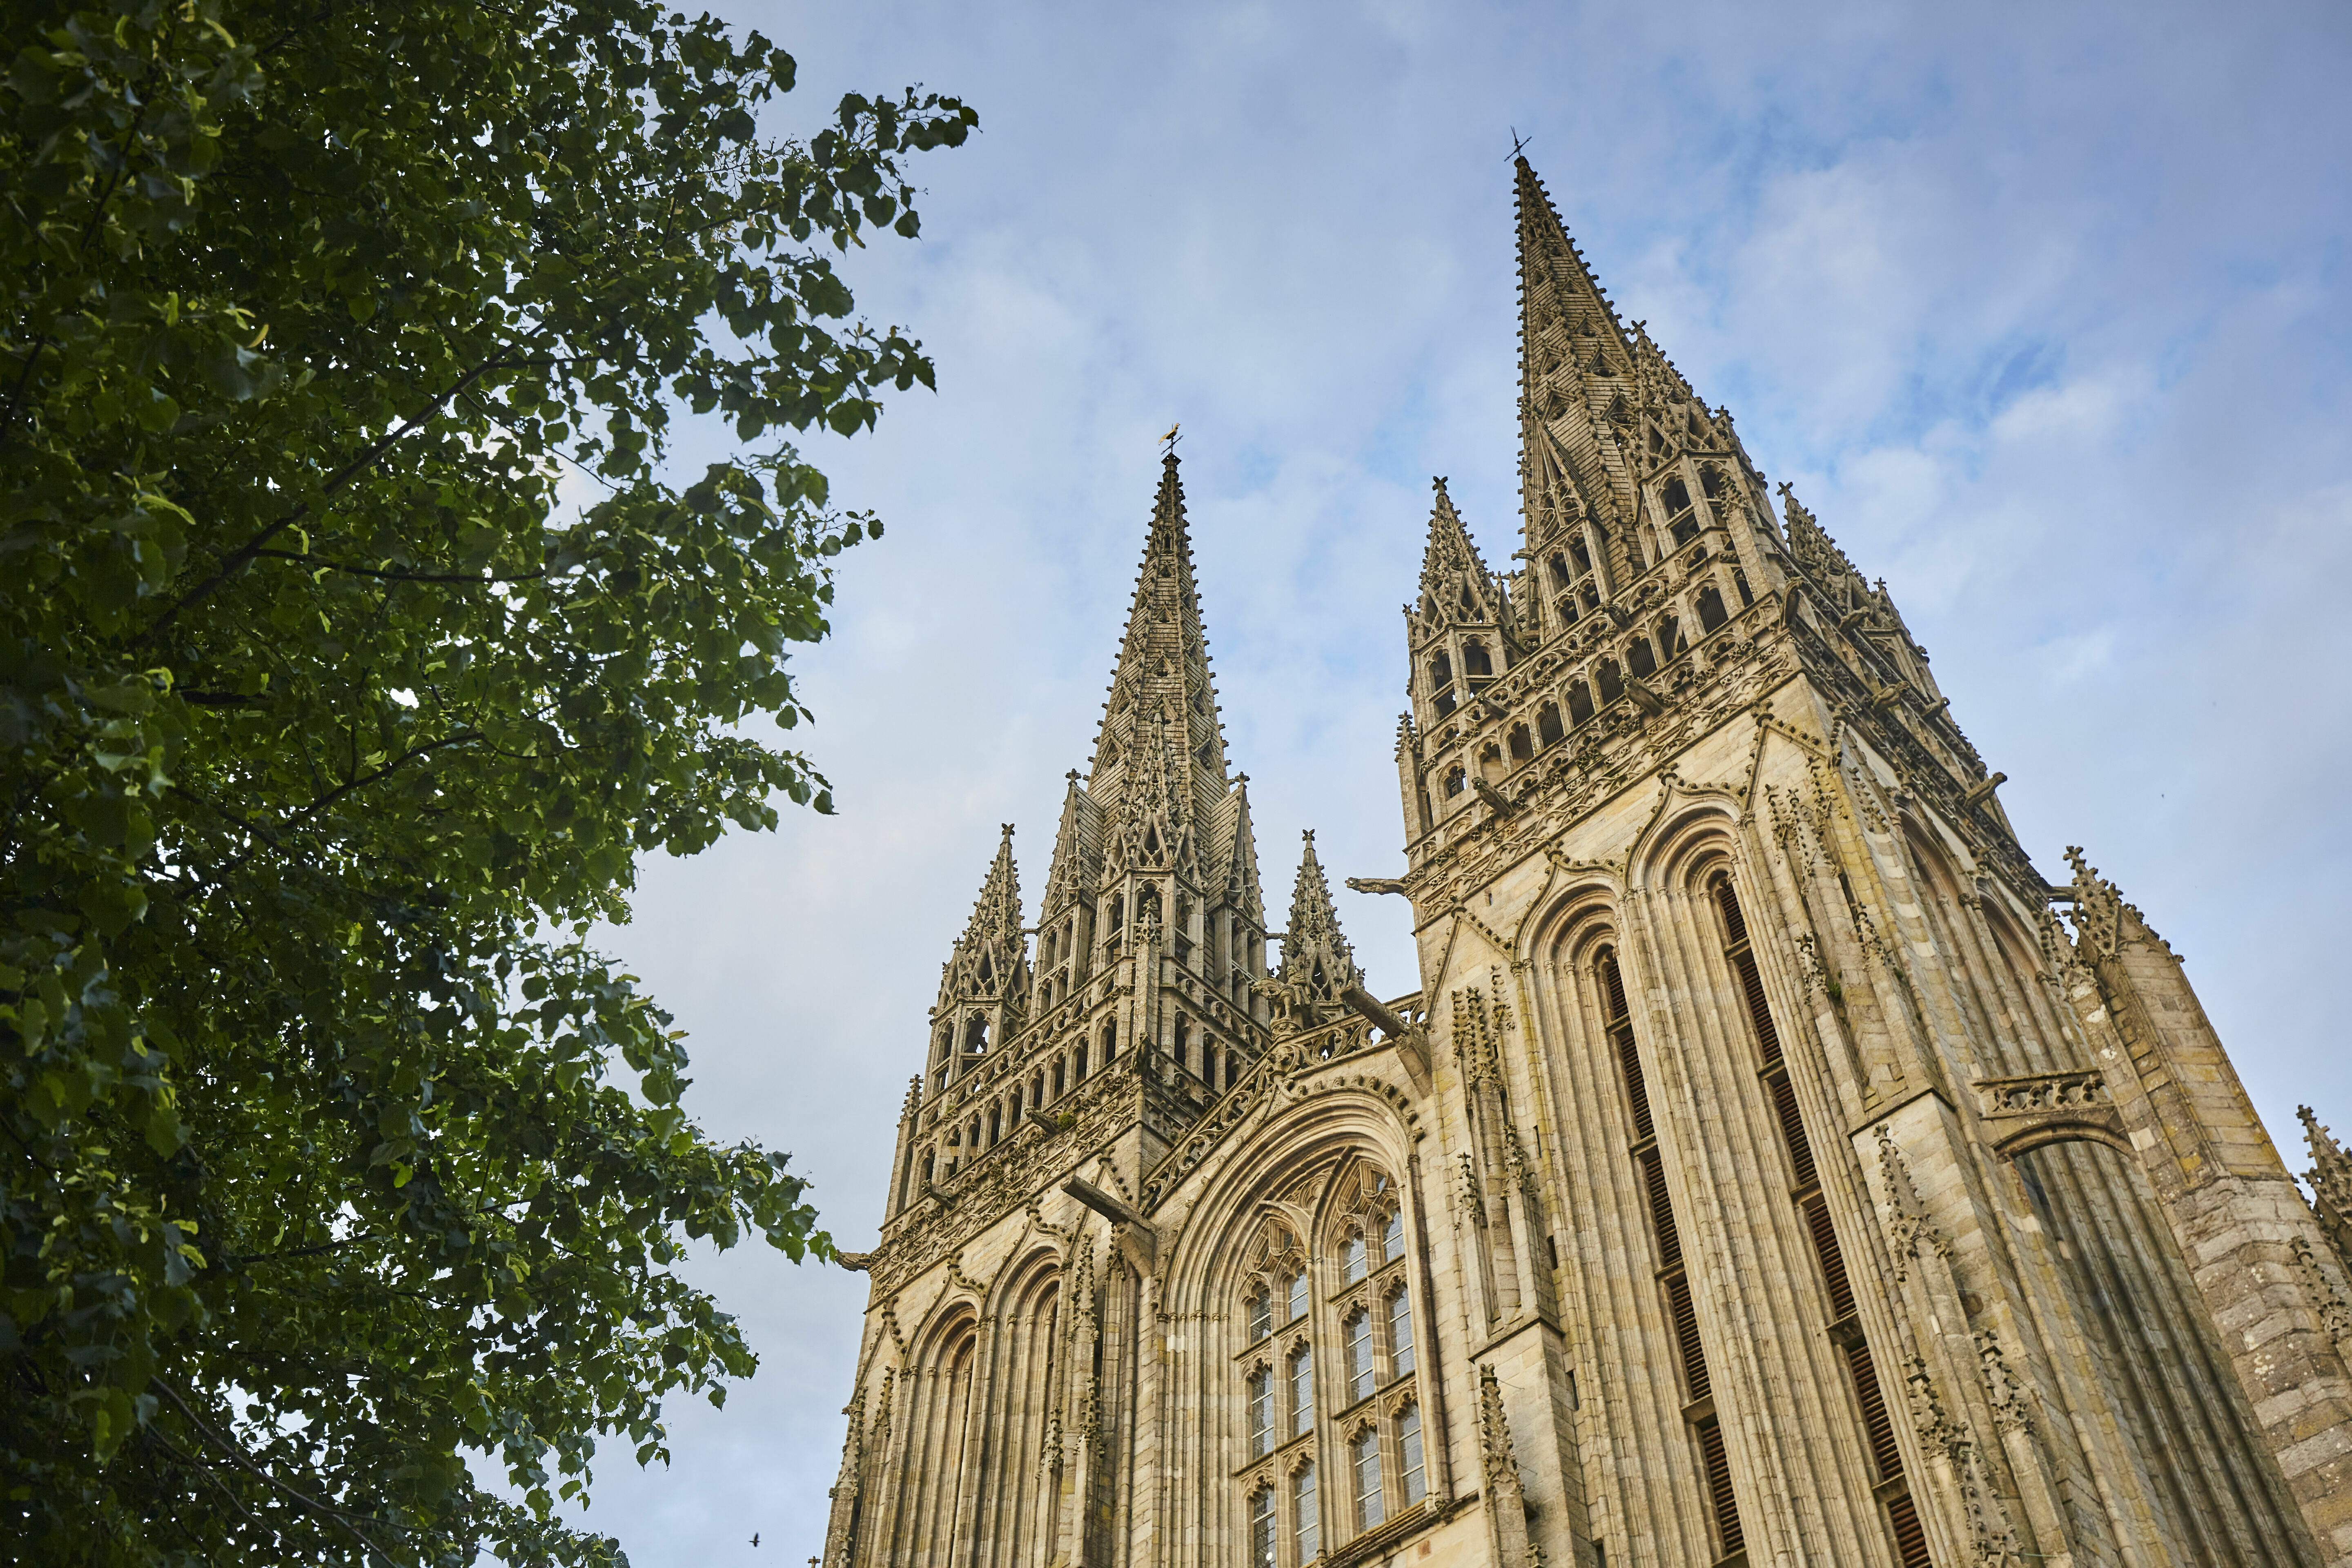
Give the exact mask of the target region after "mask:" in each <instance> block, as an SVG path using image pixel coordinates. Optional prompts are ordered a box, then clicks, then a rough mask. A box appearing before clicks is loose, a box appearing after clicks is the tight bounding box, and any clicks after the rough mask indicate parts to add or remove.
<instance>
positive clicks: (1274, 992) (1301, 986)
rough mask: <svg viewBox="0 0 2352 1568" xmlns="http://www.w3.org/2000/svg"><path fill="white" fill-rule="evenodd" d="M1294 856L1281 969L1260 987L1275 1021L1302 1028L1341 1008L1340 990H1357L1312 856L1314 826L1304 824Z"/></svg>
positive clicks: (1351, 957) (1358, 979) (1357, 977)
mask: <svg viewBox="0 0 2352 1568" xmlns="http://www.w3.org/2000/svg"><path fill="white" fill-rule="evenodd" d="M1304 837H1305V838H1306V841H1307V843H1306V848H1305V850H1304V851H1303V852H1302V853H1301V854H1300V856H1299V858H1298V881H1297V886H1296V887H1295V889H1293V890H1292V892H1291V895H1290V929H1289V930H1288V931H1285V932H1284V933H1283V937H1282V967H1281V969H1280V970H1279V971H1277V972H1276V975H1275V977H1274V979H1273V980H1271V981H1269V982H1266V983H1265V984H1264V985H1263V987H1262V989H1264V990H1265V994H1267V995H1269V996H1271V997H1272V998H1273V999H1274V1005H1275V1014H1276V1019H1277V1021H1278V1022H1284V1023H1287V1024H1288V1025H1289V1026H1292V1027H1294V1028H1307V1027H1309V1026H1313V1025H1316V1024H1320V1023H1323V1022H1325V1021H1327V1020H1328V1019H1330V1018H1332V1017H1335V1016H1338V1015H1339V1013H1341V1012H1342V1011H1344V1010H1345V1008H1346V1004H1345V1003H1343V1002H1342V1001H1341V1000H1340V994H1341V993H1342V992H1345V991H1347V990H1348V989H1349V988H1350V987H1355V988H1357V989H1361V988H1362V986H1363V983H1364V977H1363V974H1362V972H1360V970H1358V969H1357V967H1356V954H1355V951H1354V950H1353V949H1352V948H1350V947H1349V945H1348V939H1347V937H1346V936H1345V935H1343V934H1342V933H1341V932H1340V930H1339V911H1338V910H1336V909H1334V908H1333V907H1332V905H1331V885H1330V883H1329V882H1328V880H1327V879H1325V877H1324V875H1323V863H1322V862H1321V861H1320V860H1318V859H1317V858H1316V857H1315V830H1314V829H1313V828H1311V827H1310V828H1308V829H1307V831H1306V833H1305V835H1304Z"/></svg>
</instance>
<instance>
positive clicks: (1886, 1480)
mask: <svg viewBox="0 0 2352 1568" xmlns="http://www.w3.org/2000/svg"><path fill="white" fill-rule="evenodd" d="M1711 890H1712V891H1713V893H1714V894H1715V905H1716V909H1717V910H1718V911H1719V912H1720V913H1721V914H1722V916H1723V934H1724V939H1725V945H1724V950H1723V956H1724V961H1725V962H1726V963H1728V964H1729V965H1730V966H1731V974H1732V979H1733V980H1734V981H1735V982H1737V983H1738V988H1739V993H1740V997H1741V1000H1742V1001H1743V1003H1744V1004H1745V1005H1746V1007H1747V1012H1748V1031H1749V1035H1750V1037H1751V1038H1752V1039H1753V1040H1754V1042H1755V1045H1756V1060H1757V1076H1758V1079H1759V1081H1760V1082H1761V1083H1762V1085H1763V1088H1764V1098H1765V1100H1766V1102H1767V1104H1768V1105H1769V1107H1770V1109H1771V1111H1772V1119H1773V1121H1775V1122H1776V1123H1777V1124H1778V1125H1779V1127H1780V1144H1781V1147H1782V1148H1783V1149H1784V1150H1785V1151H1786V1152H1787V1153H1788V1156H1789V1179H1790V1194H1789V1195H1790V1198H1791V1199H1792V1200H1793V1201H1794V1202H1795V1204H1796V1205H1797V1213H1798V1215H1799V1217H1800V1218H1801V1219H1802V1220H1803V1222H1804V1226H1805V1234H1806V1235H1807V1236H1808V1237H1811V1240H1812V1244H1813V1260H1814V1262H1815V1263H1817V1264H1819V1265H1820V1267H1821V1275H1822V1294H1823V1295H1824V1296H1825V1297H1826V1298H1827V1300H1828V1304H1829V1315H1830V1331H1831V1333H1832V1335H1833V1336H1834V1337H1835V1339H1836V1340H1837V1342H1838V1344H1839V1346H1840V1348H1841V1349H1842V1351H1843V1353H1844V1356H1845V1365H1846V1373H1847V1374H1848V1375H1849V1376H1850V1377H1851V1378H1852V1379H1853V1397H1854V1404H1855V1405H1856V1407H1857V1408H1858V1409H1859V1410H1860V1412H1861V1415H1862V1429H1863V1435H1864V1437H1865V1438H1866V1439H1867V1441H1868V1444H1869V1447H1870V1460H1871V1466H1872V1468H1873V1469H1874V1471H1875V1472H1876V1478H1877V1481H1878V1495H1879V1499H1880V1501H1881V1502H1882V1504H1883V1505H1884V1506H1885V1510H1886V1524H1887V1529H1888V1531H1889V1532H1890V1533H1891V1534H1892V1535H1893V1537H1894V1540H1895V1558H1896V1561H1897V1562H1899V1563H1901V1564H1902V1565H1903V1568H1933V1559H1931V1558H1930V1557H1929V1556H1928V1555H1927V1531H1926V1530H1925V1529H1924V1528H1923V1527H1922V1526H1921V1524H1920V1522H1919V1513H1918V1510H1917V1509H1916V1507H1914V1506H1913V1504H1912V1501H1911V1496H1910V1482H1909V1479H1908V1478H1907V1477H1906V1475H1905V1473H1904V1469H1903V1450H1902V1447H1900V1446H1899V1445H1898V1444H1897V1443H1896V1442H1895V1423H1894V1421H1893V1420H1892V1419H1891V1418H1890V1417H1889V1415H1888V1414H1887V1409H1886V1396H1885V1391H1884V1390H1882V1389H1881V1388H1880V1386H1879V1383H1878V1368H1877V1363H1874V1361H1873V1360H1872V1359H1871V1354H1870V1344H1869V1342H1868V1341H1867V1340H1866V1339H1865V1338H1864V1334H1863V1331H1862V1324H1861V1321H1860V1320H1859V1319H1858V1318H1857V1316H1856V1314H1855V1311H1854V1300H1853V1280H1852V1279H1849V1278H1848V1277H1847V1274H1846V1269H1845V1254H1844V1253H1843V1251H1842V1250H1841V1249H1840V1247H1839V1246H1838V1237H1837V1226H1836V1224H1835V1223H1834V1221H1832V1218H1831V1216H1830V1205H1829V1199H1828V1198H1827V1196H1825V1195H1824V1194H1823V1193H1822V1183H1821V1171H1820V1168H1819V1167H1818V1166H1817V1165H1816V1164H1815V1163H1814V1160H1813V1146H1812V1143H1811V1141H1810V1140H1809V1139H1808V1138H1807V1137H1806V1136H1805V1119H1804V1115H1803V1112H1802V1111H1801V1110H1800V1109H1799V1107H1798V1104H1797V1086H1796V1084H1795V1082H1794V1081H1793V1080H1791V1079H1790V1076H1789V1063H1788V1059H1787V1058H1786V1057H1785V1056H1784V1055H1783V1053H1782V1051H1781V1049H1780V1030H1779V1029H1778V1028H1777V1027H1775V1026H1774V1025H1773V1023H1772V1008H1771V1005H1770V1004H1769V1002H1768V1001H1767V1000H1766V999H1765V995H1764V974H1763V971H1762V969H1761V968H1760V967H1759V965H1758V963H1757V962H1756V949H1755V946H1754V944H1753V943H1751V942H1749V941H1748V921H1747V918H1746V916H1745V915H1743V914H1742V913H1741V911H1740V908H1739V894H1738V890H1737V889H1734V888H1733V887H1732V885H1731V873H1730V872H1729V871H1728V870H1721V871H1717V873H1716V874H1715V877H1714V879H1713V880H1712V883H1711Z"/></svg>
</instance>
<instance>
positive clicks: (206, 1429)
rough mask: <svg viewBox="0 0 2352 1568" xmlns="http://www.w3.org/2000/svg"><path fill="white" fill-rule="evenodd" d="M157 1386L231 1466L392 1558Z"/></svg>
mask: <svg viewBox="0 0 2352 1568" xmlns="http://www.w3.org/2000/svg"><path fill="white" fill-rule="evenodd" d="M155 1386H156V1387H157V1388H159V1389H161V1390H163V1397H164V1398H166V1399H168V1400H170V1401H171V1402H172V1406H173V1409H175V1410H177V1411H179V1413H180V1414H181V1415H183V1416H184V1417H185V1418H186V1419H187V1423H188V1425H189V1426H194V1428H195V1429H196V1430H197V1432H199V1433H200V1434H202V1435H203V1436H204V1437H205V1439H206V1440H207V1441H209V1442H210V1443H211V1444H212V1445H213V1447H215V1448H218V1449H219V1450H220V1451H221V1452H222V1453H224V1454H226V1455H227V1456H228V1458H229V1460H230V1462H231V1463H233V1464H235V1465H236V1467H237V1468H239V1469H241V1470H244V1471H246V1472H247V1473H248V1474H250V1475H252V1476H254V1477H255V1478H256V1479H258V1480H260V1481H261V1482H262V1484H263V1485H265V1486H268V1487H269V1488H271V1489H274V1490H276V1491H278V1492H281V1493H283V1494H285V1496H286V1497H288V1498H289V1499H290V1500H293V1501H294V1502H295V1503H296V1504H298V1505H299V1506H300V1507H301V1508H303V1509H305V1510H308V1511H309V1512H311V1513H313V1514H316V1515H318V1516H319V1517H320V1519H323V1520H325V1521H328V1522H329V1523H331V1524H332V1525H334V1526H335V1527H336V1528H337V1529H339V1530H341V1531H342V1532H343V1533H344V1534H346V1535H348V1536H350V1537H351V1538H352V1540H353V1541H356V1542H359V1545H360V1550H361V1551H362V1552H374V1553H376V1554H377V1555H379V1556H383V1557H391V1556H392V1553H391V1552H386V1551H385V1550H384V1549H383V1547H382V1546H379V1545H378V1544H376V1543H375V1542H373V1541H370V1540H369V1539H368V1538H367V1537H366V1536H364V1535H362V1534H361V1533H360V1531H359V1527H358V1526H356V1525H354V1524H353V1523H352V1521H351V1519H350V1517H349V1516H348V1515H346V1514H345V1513H344V1512H343V1511H342V1510H341V1509H337V1508H334V1507H331V1506H330V1505H328V1504H326V1503H323V1502H320V1500H318V1499H316V1498H314V1497H311V1496H309V1495H308V1494H306V1493H303V1492H298V1491H296V1490H295V1489H293V1488H292V1487H289V1486H288V1485H287V1484H286V1483H285V1482H284V1481H281V1480H279V1479H278V1478H277V1477H276V1476H273V1475H271V1474H270V1473H269V1472H268V1470H265V1469H263V1468H261V1467H260V1466H259V1465H257V1464H255V1463H254V1462H253V1458H252V1456H251V1455H249V1454H247V1452H246V1451H245V1449H244V1447H242V1446H241V1445H239V1444H236V1443H232V1442H230V1441H229V1440H228V1439H226V1437H223V1436H221V1435H220V1434H219V1433H217V1432H215V1431H214V1430H213V1429H212V1428H211V1427H210V1426H205V1422H204V1418H203V1417H202V1416H200V1415H197V1414H196V1413H195V1412H194V1410H191V1409H189V1408H188V1402H187V1401H186V1400H184V1399H182V1398H181V1397H180V1395H179V1392H178V1390H176V1389H174V1388H173V1386H172V1385H171V1384H168V1383H166V1382H164V1381H163V1379H162V1378H160V1377H159V1378H157V1379H155ZM371 1522H373V1521H371ZM395 1561H397V1560H396V1559H395Z"/></svg>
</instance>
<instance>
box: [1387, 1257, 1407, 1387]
mask: <svg viewBox="0 0 2352 1568" xmlns="http://www.w3.org/2000/svg"><path fill="white" fill-rule="evenodd" d="M1388 1309H1389V1370H1390V1372H1391V1373H1392V1374H1393V1375H1395V1376H1397V1377H1402V1376H1404V1375H1405V1373H1409V1372H1411V1371H1412V1293H1411V1292H1410V1291H1409V1290H1407V1289H1406V1288H1405V1285H1404V1282H1403V1281H1402V1279H1400V1280H1399V1281H1397V1287H1396V1289H1394V1290H1393V1291H1391V1292H1390V1294H1389V1301H1388Z"/></svg>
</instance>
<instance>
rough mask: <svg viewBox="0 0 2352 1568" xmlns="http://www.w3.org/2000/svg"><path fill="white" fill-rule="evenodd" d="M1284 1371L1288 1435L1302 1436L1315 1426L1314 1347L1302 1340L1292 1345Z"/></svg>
mask: <svg viewBox="0 0 2352 1568" xmlns="http://www.w3.org/2000/svg"><path fill="white" fill-rule="evenodd" d="M1286 1371H1287V1373H1288V1375H1287V1378H1286V1381H1287V1383H1288V1384H1289V1389H1290V1435H1291V1436H1294V1437H1299V1436H1305V1435H1306V1434H1307V1433H1308V1432H1311V1431H1313V1430H1314V1428H1315V1347H1314V1346H1313V1345H1311V1344H1308V1343H1307V1342H1305V1341H1304V1340H1302V1341H1300V1342H1298V1343H1297V1345H1295V1346H1293V1347H1292V1349H1291V1352H1290V1360H1289V1361H1288V1363H1286Z"/></svg>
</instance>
